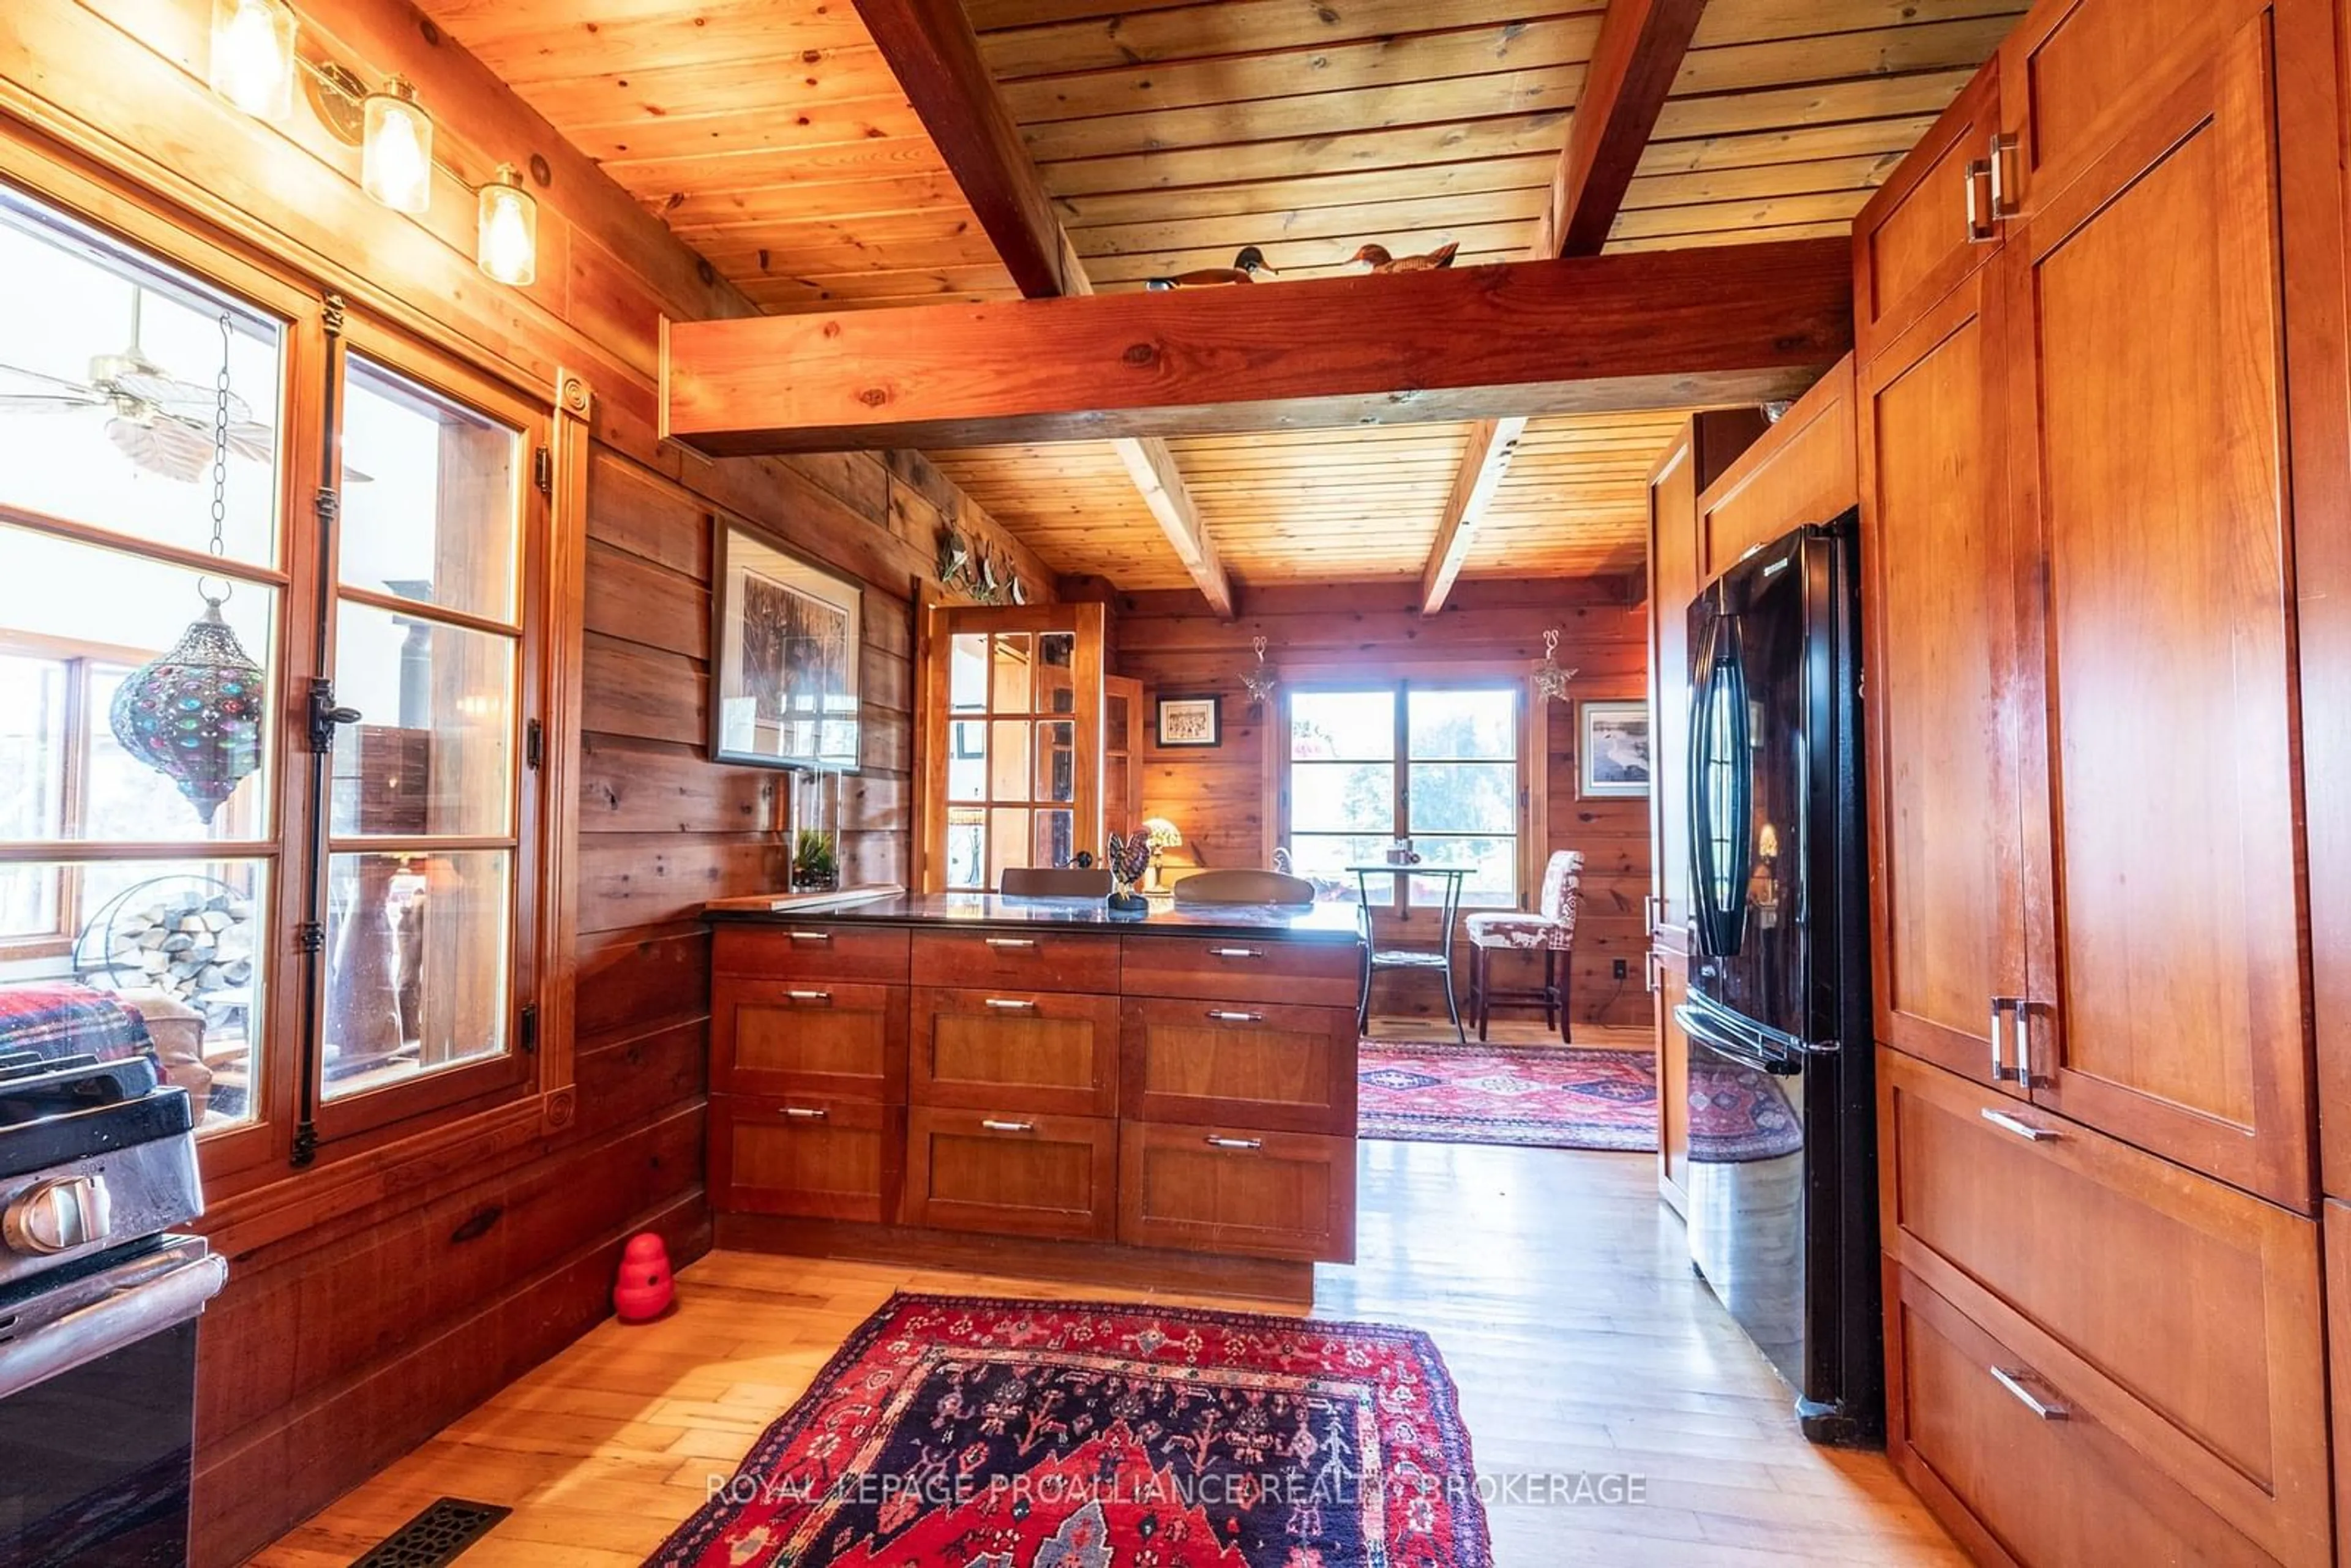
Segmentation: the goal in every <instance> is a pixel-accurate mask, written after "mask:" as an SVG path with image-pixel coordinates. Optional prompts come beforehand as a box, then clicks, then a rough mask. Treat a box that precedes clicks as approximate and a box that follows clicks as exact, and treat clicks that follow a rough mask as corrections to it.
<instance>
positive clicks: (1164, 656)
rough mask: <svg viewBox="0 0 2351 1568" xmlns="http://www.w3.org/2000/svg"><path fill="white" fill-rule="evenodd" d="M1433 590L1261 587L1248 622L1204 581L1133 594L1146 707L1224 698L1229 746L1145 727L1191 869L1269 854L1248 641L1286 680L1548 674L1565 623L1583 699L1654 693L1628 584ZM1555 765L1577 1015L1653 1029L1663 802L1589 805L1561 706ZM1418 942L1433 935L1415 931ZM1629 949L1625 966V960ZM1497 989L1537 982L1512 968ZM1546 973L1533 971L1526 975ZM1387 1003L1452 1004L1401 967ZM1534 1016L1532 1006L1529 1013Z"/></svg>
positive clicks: (1405, 1007)
mask: <svg viewBox="0 0 2351 1568" xmlns="http://www.w3.org/2000/svg"><path fill="white" fill-rule="evenodd" d="M1417 588H1418V585H1417V584H1414V583H1394V582H1370V583H1349V584H1320V583H1318V584H1312V585H1299V586H1285V587H1278V588H1267V589H1260V590H1255V591H1249V593H1248V594H1247V596H1246V598H1245V601H1244V602H1243V604H1242V606H1241V612H1242V613H1241V618H1240V619H1239V620H1238V621H1235V622H1218V621H1217V619H1216V618H1215V617H1213V616H1211V615H1210V614H1208V613H1207V607H1206V606H1205V605H1204V604H1203V603H1202V601H1201V600H1200V598H1199V595H1197V594H1196V593H1193V592H1190V591H1165V592H1144V593H1129V594H1123V595H1122V596H1120V598H1119V600H1118V615H1117V650H1118V651H1117V667H1118V670H1119V672H1120V673H1121V674H1127V675H1133V676H1134V677H1136V678H1138V679H1140V680H1141V681H1142V682H1143V684H1144V704H1145V711H1146V714H1149V713H1153V712H1155V708H1153V707H1152V706H1151V705H1152V704H1153V703H1155V700H1156V697H1157V695H1158V694H1159V693H1161V692H1168V693H1171V694H1181V695H1203V694H1206V693H1210V692H1214V693H1217V694H1218V695H1220V696H1222V698H1223V699H1224V720H1225V739H1224V745H1223V746H1222V747H1218V748H1217V749H1216V750H1213V751H1200V750H1174V751H1171V750H1163V749H1162V748H1161V747H1159V746H1158V744H1157V742H1156V740H1155V737H1154V736H1153V733H1152V729H1151V727H1150V725H1149V724H1148V723H1147V722H1146V725H1145V727H1144V737H1143V741H1144V745H1143V810H1142V814H1143V815H1144V816H1151V817H1165V818H1166V819H1168V820H1169V821H1172V822H1174V823H1175V825H1176V826H1177V827H1178V828H1180V829H1181V830H1182V831H1183V832H1184V835H1185V847H1184V848H1183V849H1182V850H1180V851H1175V852H1172V856H1171V858H1173V859H1174V860H1175V861H1178V862H1197V863H1200V864H1205V865H1214V866H1253V865H1259V864H1262V863H1263V860H1264V851H1263V843H1264V835H1265V829H1266V823H1267V821H1268V820H1269V819H1270V816H1271V815H1272V812H1273V802H1272V801H1271V800H1268V799H1267V797H1266V786H1265V753H1264V749H1263V748H1264V747H1265V746H1266V745H1267V744H1268V743H1269V731H1270V725H1269V724H1268V723H1267V722H1266V720H1267V713H1268V710H1265V709H1254V710H1253V709H1252V708H1251V707H1250V706H1249V694H1248V693H1247V692H1246V691H1245V690H1244V689H1243V688H1242V685H1241V681H1240V675H1241V672H1242V670H1243V669H1245V668H1247V667H1248V666H1249V665H1250V664H1252V663H1253V655H1252V654H1251V653H1250V651H1249V642H1250V639H1251V638H1253V637H1259V636H1262V637H1263V638H1265V640H1266V661H1267V663H1268V664H1270V665H1271V666H1272V668H1273V672H1274V675H1275V678H1276V679H1277V680H1279V679H1280V676H1281V673H1282V669H1283V667H1284V665H1285V664H1288V665H1290V666H1292V667H1301V668H1302V667H1305V666H1308V665H1312V666H1316V667H1317V676H1316V678H1318V679H1322V678H1328V677H1329V676H1330V675H1331V674H1334V673H1346V674H1354V673H1360V674H1363V675H1364V676H1366V677H1371V678H1380V677H1383V676H1386V675H1389V674H1394V673H1395V671H1396V670H1397V668H1398V667H1399V666H1400V665H1405V664H1411V665H1416V666H1418V665H1440V666H1441V665H1444V664H1464V665H1468V664H1486V665H1492V664H1504V665H1508V666H1510V667H1513V668H1515V669H1519V670H1524V671H1531V670H1532V669H1533V668H1534V666H1535V665H1536V664H1539V663H1541V659H1542V651H1543V644H1542V634H1543V632H1544V630H1545V629H1546V628H1548V627H1553V626H1556V627H1558V628H1559V629H1560V645H1559V662H1560V663H1561V664H1562V665H1563V666H1566V667H1569V668H1572V669H1574V670H1576V671H1577V672H1578V674H1577V677H1576V680H1575V685H1574V698H1575V700H1579V701H1580V700H1583V699H1586V698H1617V697H1632V698H1637V697H1640V696H1642V695H1645V692H1646V680H1647V632H1646V624H1647V623H1646V620H1645V618H1644V615H1643V612H1641V611H1640V610H1639V609H1638V608H1636V607H1634V606H1631V605H1628V604H1627V603H1626V602H1625V599H1626V594H1625V588H1624V583H1623V580H1622V579H1562V580H1534V581H1525V582H1500V581H1479V582H1465V583H1462V584H1461V585H1460V586H1459V587H1458V588H1457V589H1456V590H1455V591H1454V594H1453V597H1452V600H1451V601H1450V602H1448V603H1447V606H1446V608H1445V611H1444V612H1443V613H1442V614H1439V615H1437V616H1435V617H1432V618H1426V619H1425V618H1423V617H1422V615H1421V614H1420V612H1419V609H1418V603H1419V601H1418V597H1417ZM1549 729H1550V747H1549V752H1550V754H1549V756H1548V757H1546V758H1545V759H1544V767H1543V778H1544V779H1545V782H1546V789H1545V791H1544V794H1545V803H1546V807H1547V816H1548V819H1549V821H1548V841H1547V843H1546V845H1545V852H1546V853H1548V852H1550V851H1552V850H1557V849H1575V850H1582V851H1583V854H1584V871H1583V894H1584V904H1583V916H1582V920H1581V923H1580V925H1579V926H1578V930H1577V935H1576V942H1575V950H1574V956H1573V987H1572V993H1571V994H1572V1010H1573V1015H1574V1017H1575V1019H1576V1020H1577V1021H1578V1022H1593V1023H1606V1024H1625V1025H1638V1024H1643V1023H1646V1021H1647V1020H1648V1018H1649V998H1648V995H1647V993H1646V990H1645V989H1644V988H1643V979H1642V954H1643V951H1644V949H1645V948H1646V945H1647V935H1646V931H1645V930H1644V928H1643V923H1642V900H1643V898H1644V897H1646V895H1647V894H1648V891H1649V803H1648V801H1647V800H1579V799H1578V798H1577V794H1576V761H1575V738H1576V737H1575V724H1574V718H1573V712H1572V711H1571V709H1570V708H1569V707H1568V706H1566V705H1556V706H1553V708H1552V713H1551V716H1550V724H1549ZM1412 936H1413V939H1414V940H1416V941H1426V936H1424V935H1422V934H1421V933H1419V932H1417V931H1416V932H1414V933H1413V934H1412ZM1618 960H1622V961H1623V962H1624V963H1625V978H1624V979H1621V980H1620V979H1617V978H1616V977H1615V976H1614V964H1615V963H1616V962H1617V961H1618ZM1455 967H1456V969H1457V971H1458V973H1457V982H1456V983H1457V984H1458V986H1459V988H1460V991H1461V995H1462V997H1463V998H1464V999H1465V1000H1466V998H1468V947H1467V944H1466V943H1458V942H1457V944H1456V952H1455ZM1496 973H1497V980H1498V983H1499V984H1502V985H1506V986H1508V985H1515V984H1519V983H1521V980H1522V978H1523V977H1521V976H1519V975H1515V974H1513V973H1512V972H1511V971H1510V970H1509V969H1506V968H1501V967H1498V969H1497V972H1496ZM1527 983H1531V982H1527ZM1378 1001H1379V1009H1380V1010H1381V1011H1383V1012H1393V1013H1417V1014H1423V1015H1426V1014H1429V1013H1435V1014H1437V1016H1440V1017H1441V1016H1442V1015H1443V1013H1444V1008H1445V1004H1444V999H1443V997H1442V995H1441V994H1439V993H1437V992H1435V991H1434V990H1433V989H1432V988H1430V987H1428V986H1426V985H1416V984H1415V983H1414V982H1413V981H1411V980H1409V979H1395V978H1394V977H1389V978H1384V979H1383V980H1382V982H1381V989H1380V992H1379V998H1378ZM1512 1016H1520V1015H1512Z"/></svg>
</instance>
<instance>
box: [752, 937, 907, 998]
mask: <svg viewBox="0 0 2351 1568" xmlns="http://www.w3.org/2000/svg"><path fill="white" fill-rule="evenodd" d="M716 924H717V930H716V932H715V933H714V934H713V936H712V938H711V957H710V965H711V968H712V969H713V970H714V971H715V972H716V973H718V974H721V975H761V976H768V975H772V976H774V977H777V978H778V979H800V980H871V981H874V982H877V983H879V984H882V985H904V983H905V980H906V951H907V937H908V936H909V935H910V934H909V933H908V932H907V931H905V930H904V928H903V927H893V926H888V925H817V924H815V923H814V922H809V923H805V924H803V923H799V922H795V923H793V924H791V925H743V924H737V923H732V922H726V921H720V922H717V923H716Z"/></svg>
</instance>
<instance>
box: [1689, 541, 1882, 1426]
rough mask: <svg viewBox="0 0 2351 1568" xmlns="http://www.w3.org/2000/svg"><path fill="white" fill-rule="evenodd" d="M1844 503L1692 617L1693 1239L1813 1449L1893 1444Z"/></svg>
mask: <svg viewBox="0 0 2351 1568" xmlns="http://www.w3.org/2000/svg"><path fill="white" fill-rule="evenodd" d="M1858 534H1859V529H1858V518H1857V514H1855V513H1850V512H1849V513H1847V514H1846V515H1845V516H1844V517H1839V518H1836V519H1834V520H1832V521H1828V522H1824V523H1822V524H1819V525H1817V526H1813V527H1808V528H1799V529H1797V530H1796V531H1795V532H1793V533H1791V534H1789V535H1787V536H1786V537H1785V538H1781V539H1777V540H1775V541H1773V542H1772V543H1771V544H1769V545H1766V546H1764V547H1763V548H1762V549H1758V550H1755V551H1753V552H1751V553H1750V554H1749V555H1748V556H1747V557H1746V558H1745V559H1742V560H1741V561H1740V563H1739V564H1738V565H1737V566H1735V567H1733V568H1731V569H1730V570H1729V571H1727V572H1725V573H1723V575H1722V576H1721V577H1720V578H1719V579H1718V580H1716V581H1715V582H1713V583H1711V584H1709V585H1708V588H1707V589H1706V591H1704V592H1703V593H1702V594H1700V595H1699V597H1698V601H1697V602H1695V603H1693V604H1692V605H1691V606H1690V609H1689V620H1690V643H1689V645H1690V759H1689V760H1690V768H1689V799H1688V801H1687V810H1688V812H1689V821H1690V846H1691V848H1690V855H1691V868H1690V871H1691V889H1692V892H1691V899H1690V903H1691V905H1692V908H1691V911H1690V926H1691V930H1690V978H1689V997H1688V999H1687V1001H1686V1002H1684V1003H1683V1004H1682V1005H1681V1006H1680V1007H1679V1008H1678V1009H1676V1011H1675V1017H1676V1019H1677V1020H1678V1021H1679V1022H1680V1024H1681V1026H1682V1028H1683V1030H1685V1031H1686V1032H1687V1034H1688V1036H1689V1041H1690V1093H1691V1102H1692V1103H1691V1112H1690V1171H1689V1188H1688V1192H1689V1239H1690V1254H1691V1258H1692V1260H1693V1261H1694V1262H1695V1263H1696V1264H1697V1266H1698V1272H1699V1273H1701V1274H1702V1275H1704V1276H1705V1278H1706V1281H1707V1283H1708V1285H1709V1286H1711V1287H1712V1288H1713V1290H1714V1291H1715V1293H1716V1294H1717V1295H1718V1296H1719V1297H1720V1298H1721V1300H1722V1302H1723V1304H1724V1305H1725V1306H1726V1307H1727V1308H1729V1311H1730V1313H1731V1315H1732V1316H1733V1317H1735V1318H1737V1319H1738V1320H1739V1322H1740V1326H1741V1327H1742V1328H1744V1329H1745V1330H1746V1331H1747V1333H1748V1334H1749V1336H1750V1338H1752V1339H1753V1340H1754V1341H1755V1343H1756V1344H1757V1345H1758V1346H1760V1347H1761V1349H1762V1351H1763V1353H1764V1354H1765V1355H1766V1356H1768V1357H1769V1358H1770V1359H1771V1363H1772V1364H1773V1365H1774V1366H1776V1367H1777V1368H1778V1369H1779V1370H1780V1373H1781V1375H1782V1376H1784V1377H1785V1378H1786V1379H1787V1380H1788V1383H1789V1384H1790V1385H1791V1386H1792V1387H1793V1388H1794V1390H1795V1391H1796V1396H1797V1398H1796V1411H1797V1415H1798V1416H1799V1418H1800V1419H1801V1421H1802V1426H1803V1429H1804V1432H1805V1435H1806V1436H1807V1437H1811V1438H1813V1440H1814V1441H1816V1442H1823V1443H1843V1444H1856V1445H1866V1444H1876V1443H1877V1442H1880V1441H1882V1440H1883V1438H1884V1435H1885V1403H1886V1401H1885V1365H1884V1356H1883V1351H1882V1348H1881V1341H1880V1335H1881V1333H1882V1325H1881V1323H1880V1321H1879V1316H1878V1298H1879V1291H1880V1285H1879V1275H1878V1241H1877V1155H1876V1104H1875V1089H1874V1084H1873V1080H1874V1074H1873V1073H1872V1071H1871V1061H1870V1057H1871V1038H1870V998H1869V885H1868V870H1867V865H1866V858H1865V857H1866V843H1865V837H1864V832H1865V829H1864V823H1863V820H1862V810H1863V808H1862V800H1863V796H1862V787H1861V768H1862V727H1861V705H1862V694H1863V686H1862V669H1861V619H1860V605H1859V600H1858V592H1857V583H1858V579H1859V573H1858V570H1857V559H1856V556H1857V551H1858V548H1859V547H1858Z"/></svg>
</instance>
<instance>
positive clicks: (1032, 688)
mask: <svg viewBox="0 0 2351 1568" xmlns="http://www.w3.org/2000/svg"><path fill="white" fill-rule="evenodd" d="M1102 627H1103V616H1102V606H1101V605H1099V604H1059V605H1016V606H995V605H941V606H937V607H935V608H934V609H932V611H931V612H930V624H929V626H928V628H927V632H928V637H927V657H928V667H927V672H926V680H925V705H924V715H923V723H924V727H925V757H926V758H927V764H926V767H925V780H924V782H925V789H924V806H923V819H924V849H925V854H924V858H923V866H924V873H923V875H924V883H925V889H926V890H927V891H931V892H981V891H993V890H994V889H995V888H996V887H998V885H999V884H1000V883H1002V881H1003V878H1004V873H1005V872H1006V870H1008V868H1011V867H1016V866H1060V865H1067V864H1069V863H1070V862H1071V860H1072V859H1074V858H1075V857H1076V856H1078V855H1079V854H1081V853H1084V854H1092V855H1100V854H1101V853H1102Z"/></svg>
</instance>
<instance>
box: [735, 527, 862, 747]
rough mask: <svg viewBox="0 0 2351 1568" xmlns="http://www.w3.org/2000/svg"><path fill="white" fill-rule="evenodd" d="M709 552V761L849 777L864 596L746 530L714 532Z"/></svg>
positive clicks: (841, 579)
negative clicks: (712, 665) (833, 772)
mask: <svg viewBox="0 0 2351 1568" xmlns="http://www.w3.org/2000/svg"><path fill="white" fill-rule="evenodd" d="M716 556H717V559H716V561H715V562H714V563H713V566H714V569H715V570H713V571H712V572H711V578H710V580H711V581H712V583H713V584H714V585H716V592H714V593H713V594H712V596H711V634H710V643H711V649H712V656H713V659H714V660H715V662H716V668H715V669H714V671H713V672H712V674H713V676H714V680H713V683H712V691H711V694H710V714H711V737H710V755H711V758H712V760H714V761H717V762H747V763H751V764H754V765H757V766H758V767H763V768H835V769H841V770H844V771H845V770H850V769H853V768H856V767H857V765H858V742H859V726H858V657H859V653H860V650H861V649H862V644H863V636H864V622H863V614H864V596H863V590H862V588H861V587H860V586H859V584H858V583H857V582H856V581H855V580H852V579H850V578H846V577H842V576H841V575H840V574H839V573H837V572H833V571H829V570H826V569H825V568H823V567H820V566H818V565H816V564H815V563H814V562H812V561H807V560H803V559H800V558H799V557H798V556H796V555H793V554H791V553H790V552H789V551H788V550H784V549H779V548H778V547H777V546H775V545H773V544H770V543H768V541H767V539H765V538H762V537H760V536H759V535H758V534H755V533H753V532H752V531H751V530H749V529H748V528H737V527H734V526H732V525H729V526H726V527H723V528H720V529H719V530H718V537H717V542H716Z"/></svg>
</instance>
